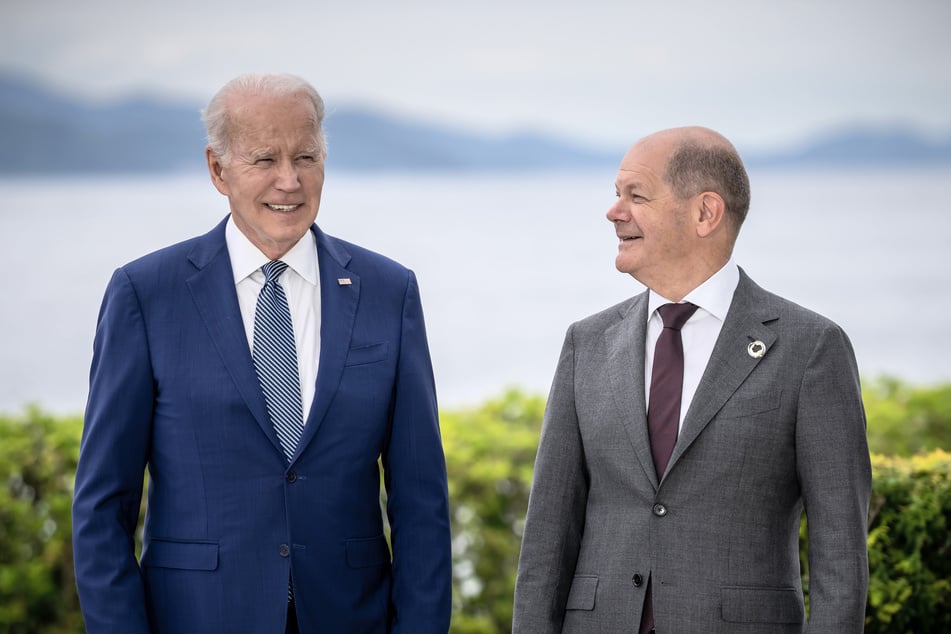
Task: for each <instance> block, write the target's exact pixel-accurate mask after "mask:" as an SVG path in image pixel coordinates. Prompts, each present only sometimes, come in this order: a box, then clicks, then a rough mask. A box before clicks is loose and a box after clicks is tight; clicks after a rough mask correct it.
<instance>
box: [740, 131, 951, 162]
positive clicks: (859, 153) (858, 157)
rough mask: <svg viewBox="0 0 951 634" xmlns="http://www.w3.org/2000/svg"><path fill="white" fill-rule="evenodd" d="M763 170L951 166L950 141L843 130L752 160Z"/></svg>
mask: <svg viewBox="0 0 951 634" xmlns="http://www.w3.org/2000/svg"><path fill="white" fill-rule="evenodd" d="M747 162H748V163H751V164H755V165H757V166H762V167H773V166H776V167H790V166H796V165H803V166H805V165H809V166H816V167H836V166H839V167H846V166H854V167H860V166H872V165H882V166H885V165H906V166H912V165H927V164H935V163H951V139H943V140H932V139H927V138H925V137H923V136H921V134H920V133H918V132H916V131H914V130H911V129H907V128H905V127H902V126H896V127H893V128H887V129H883V128H872V127H860V126H856V127H843V128H840V129H837V130H833V131H831V132H828V133H826V134H825V136H824V137H823V138H821V139H816V140H813V141H811V142H809V143H807V144H805V145H804V146H802V147H800V148H798V149H793V150H784V151H780V152H775V153H772V154H768V155H760V156H755V157H752V158H751V159H749V160H748V161H747Z"/></svg>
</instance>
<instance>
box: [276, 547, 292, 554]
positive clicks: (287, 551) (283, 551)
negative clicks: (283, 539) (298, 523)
mask: <svg viewBox="0 0 951 634" xmlns="http://www.w3.org/2000/svg"><path fill="white" fill-rule="evenodd" d="M277 552H278V554H280V555H281V557H287V556H289V555H290V554H291V549H290V546H288V545H287V544H281V545H280V547H278V549H277Z"/></svg>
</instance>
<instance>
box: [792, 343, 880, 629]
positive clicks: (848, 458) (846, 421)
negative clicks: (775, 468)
mask: <svg viewBox="0 0 951 634" xmlns="http://www.w3.org/2000/svg"><path fill="white" fill-rule="evenodd" d="M796 442H797V453H796V456H797V462H798V466H799V481H800V486H801V488H802V498H803V504H804V507H805V511H806V520H807V523H808V531H809V608H810V617H809V623H808V628H807V630H806V631H807V632H809V633H810V634H819V633H828V634H832V633H835V634H844V633H847V632H855V633H857V634H858V633H860V632H862V631H863V630H864V622H865V603H866V595H867V591H868V547H867V534H868V524H867V522H868V504H869V495H870V489H871V478H872V476H871V466H870V461H869V452H868V442H867V438H866V425H865V410H864V408H863V406H862V394H861V388H860V385H859V376H858V369H857V368H856V363H855V357H854V354H853V352H852V346H851V344H850V343H849V340H848V338H847V337H846V335H845V333H844V332H842V330H840V329H839V328H838V327H830V328H827V329H826V330H825V332H823V333H822V334H821V336H820V337H819V338H818V341H817V343H816V346H815V348H814V349H813V352H812V356H811V358H810V360H809V362H808V364H807V366H806V370H805V374H804V376H803V383H802V387H801V390H800V393H799V416H798V421H797V432H796Z"/></svg>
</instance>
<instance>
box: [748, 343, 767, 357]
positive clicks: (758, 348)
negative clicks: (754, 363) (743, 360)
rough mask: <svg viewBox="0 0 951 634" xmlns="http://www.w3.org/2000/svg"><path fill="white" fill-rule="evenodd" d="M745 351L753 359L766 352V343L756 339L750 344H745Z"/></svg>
mask: <svg viewBox="0 0 951 634" xmlns="http://www.w3.org/2000/svg"><path fill="white" fill-rule="evenodd" d="M746 352H747V354H749V355H750V356H751V357H753V358H754V359H759V358H760V357H762V356H763V355H764V354H766V344H765V343H763V342H762V341H760V340H758V339H757V340H756V341H754V342H752V343H751V344H750V345H748V346H746Z"/></svg>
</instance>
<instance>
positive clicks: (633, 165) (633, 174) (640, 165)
mask: <svg viewBox="0 0 951 634" xmlns="http://www.w3.org/2000/svg"><path fill="white" fill-rule="evenodd" d="M668 155H669V151H668V150H667V149H666V148H665V147H663V146H662V145H661V144H657V143H652V142H649V140H644V141H639V142H638V143H635V144H634V145H633V146H631V149H629V150H628V151H627V154H625V155H624V158H623V159H622V160H621V166H620V167H619V168H618V173H617V185H618V186H619V187H621V186H623V187H634V188H648V187H657V186H660V185H662V184H663V182H664V170H665V169H666V167H667V158H668Z"/></svg>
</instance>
